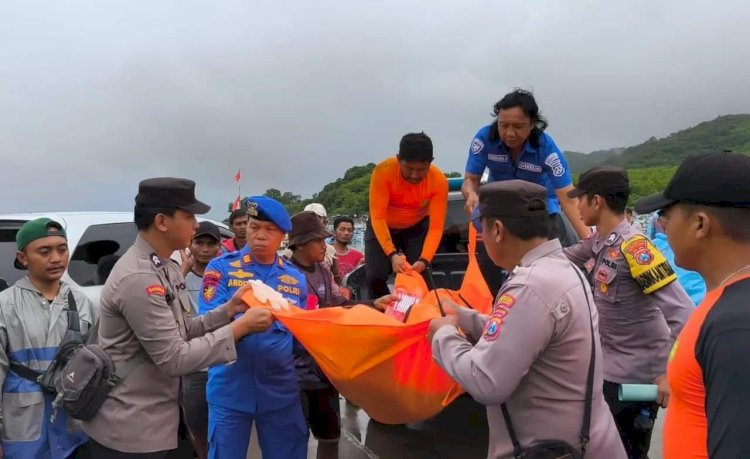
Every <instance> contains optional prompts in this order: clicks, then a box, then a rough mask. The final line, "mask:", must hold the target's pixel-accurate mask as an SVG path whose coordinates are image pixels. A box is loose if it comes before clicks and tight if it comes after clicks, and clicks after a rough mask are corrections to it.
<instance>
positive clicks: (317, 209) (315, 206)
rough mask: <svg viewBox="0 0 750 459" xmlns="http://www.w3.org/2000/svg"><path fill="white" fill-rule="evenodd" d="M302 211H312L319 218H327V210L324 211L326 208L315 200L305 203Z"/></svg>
mask: <svg viewBox="0 0 750 459" xmlns="http://www.w3.org/2000/svg"><path fill="white" fill-rule="evenodd" d="M304 212H314V213H315V215H317V216H318V217H320V218H328V212H326V208H325V207H323V204H320V203H317V202H313V203H312V204H308V205H306V206H305V209H304Z"/></svg>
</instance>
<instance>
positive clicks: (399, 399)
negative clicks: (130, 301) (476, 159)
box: [243, 225, 492, 424]
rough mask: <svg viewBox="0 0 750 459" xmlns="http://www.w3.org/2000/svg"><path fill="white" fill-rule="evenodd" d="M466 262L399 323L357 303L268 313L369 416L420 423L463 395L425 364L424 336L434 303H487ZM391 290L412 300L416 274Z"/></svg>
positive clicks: (249, 299) (250, 299) (417, 288)
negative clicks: (452, 284) (459, 278)
mask: <svg viewBox="0 0 750 459" xmlns="http://www.w3.org/2000/svg"><path fill="white" fill-rule="evenodd" d="M469 226H470V227H471V225H469ZM471 231H473V228H472V230H471ZM471 239H474V237H473V234H472V238H471ZM472 242H473V241H472ZM472 245H473V244H471V243H470V247H471V246H472ZM473 253H474V252H473V251H472V250H470V254H473ZM470 259H471V261H470V264H469V270H468V271H467V275H466V279H465V280H464V285H463V286H462V288H461V290H460V291H459V292H454V291H450V290H445V289H439V290H437V291H432V292H429V293H427V294H426V295H425V296H424V298H423V299H422V300H421V301H420V302H419V303H417V304H415V305H414V306H412V310H411V311H410V314H409V315H408V317H407V323H402V322H400V321H398V320H396V319H394V318H393V317H389V316H387V315H385V314H383V313H381V312H379V311H377V310H375V309H372V308H370V307H368V306H364V305H357V306H354V307H352V308H341V307H333V308H323V309H317V310H313V311H305V310H302V309H299V308H294V307H292V308H287V309H283V310H280V311H274V315H275V317H276V319H277V320H279V321H280V322H281V323H283V324H284V326H286V328H287V329H289V330H290V331H291V333H292V334H293V335H294V337H295V338H296V339H297V340H298V341H299V342H300V343H302V345H303V346H304V347H305V348H306V349H307V351H308V352H309V353H310V354H311V355H312V356H313V358H314V359H315V360H316V362H317V363H318V365H319V366H320V368H321V369H322V370H323V372H324V373H325V374H326V376H328V378H329V379H330V381H331V382H332V383H333V385H334V386H335V387H336V389H338V391H339V392H340V393H341V394H342V395H343V396H344V397H345V398H346V399H347V400H350V401H351V402H352V403H354V404H356V405H358V406H359V407H361V408H362V409H364V410H365V412H367V414H368V415H369V416H370V417H371V418H373V419H375V420H376V421H379V422H382V423H385V424H404V423H408V422H415V421H419V420H423V419H427V418H430V417H432V416H434V415H436V414H437V413H439V412H440V411H441V410H442V409H443V407H444V406H446V405H447V404H448V403H450V402H451V401H453V400H454V399H455V398H456V397H457V396H459V395H460V394H461V393H462V392H463V391H462V390H461V389H460V388H458V387H457V386H456V387H454V386H455V382H454V381H453V380H452V379H451V378H450V377H449V376H448V375H447V374H446V373H445V372H444V371H443V370H442V369H441V368H440V367H439V366H438V365H437V364H436V363H435V361H434V360H433V359H432V350H431V347H430V343H429V342H428V341H427V339H426V336H427V330H428V327H429V321H430V320H431V319H433V318H435V317H439V316H440V315H441V314H440V308H439V307H438V301H437V300H438V298H440V300H441V301H442V300H444V299H446V298H450V299H452V300H453V301H454V302H456V303H458V304H460V305H465V301H466V302H469V303H470V304H471V306H473V307H474V308H477V309H481V310H482V311H485V312H486V311H488V310H489V308H490V307H491V302H492V301H491V300H492V298H491V296H490V293H489V290H488V288H487V285H486V284H485V283H484V280H483V279H482V277H481V274H479V269H478V266H477V265H476V259H475V257H474V256H473V255H472V256H470ZM472 262H473V266H474V268H472ZM477 275H479V278H478V279H477V278H476V276H477ZM464 286H467V288H466V289H464ZM482 287H483V290H482ZM396 289H400V290H402V291H406V292H408V293H409V294H412V295H414V294H424V293H425V292H427V287H426V286H425V285H424V281H423V280H422V277H421V276H419V275H417V274H400V275H399V276H397V279H396ZM243 300H244V301H245V302H246V303H247V304H248V305H250V306H251V307H253V306H263V305H262V304H260V302H259V301H258V300H257V299H256V298H255V296H254V295H253V293H252V291H248V293H247V294H246V295H245V296H244V297H243Z"/></svg>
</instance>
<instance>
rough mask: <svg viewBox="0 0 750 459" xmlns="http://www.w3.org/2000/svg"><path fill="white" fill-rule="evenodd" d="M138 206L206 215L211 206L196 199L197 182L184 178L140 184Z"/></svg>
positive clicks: (162, 178)
mask: <svg viewBox="0 0 750 459" xmlns="http://www.w3.org/2000/svg"><path fill="white" fill-rule="evenodd" d="M135 202H136V204H138V205H140V206H142V207H157V208H159V207H161V208H166V209H180V210H184V211H186V212H192V213H194V214H205V213H208V211H209V210H211V206H209V205H207V204H204V203H202V202H200V201H198V200H197V199H196V198H195V182H193V181H192V180H188V179H183V178H174V177H156V178H150V179H146V180H143V181H142V182H141V183H139V184H138V195H137V196H136V197H135Z"/></svg>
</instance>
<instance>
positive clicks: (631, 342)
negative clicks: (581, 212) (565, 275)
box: [564, 219, 693, 384]
mask: <svg viewBox="0 0 750 459" xmlns="http://www.w3.org/2000/svg"><path fill="white" fill-rule="evenodd" d="M564 252H565V255H566V256H567V257H568V258H569V259H570V260H571V261H572V262H574V263H575V264H576V265H578V266H579V267H580V268H582V269H583V270H584V272H585V273H586V274H587V276H588V278H589V281H590V282H591V284H592V288H593V292H594V299H595V301H596V306H597V309H598V310H599V317H600V320H599V326H600V330H601V340H602V349H603V352H604V379H605V380H606V381H610V382H614V383H620V384H630V383H641V384H652V383H653V382H654V380H655V379H656V378H658V377H659V376H661V375H663V374H665V373H666V365H667V357H668V355H669V351H670V349H671V347H672V344H673V343H674V341H675V339H677V336H678V335H679V333H680V331H681V330H682V327H683V326H684V325H685V322H686V321H687V319H688V317H689V316H690V313H691V312H692V310H693V303H692V301H691V300H690V297H689V296H688V294H687V293H686V292H685V290H684V289H683V288H682V286H681V285H680V284H679V282H675V280H676V279H677V277H676V275H675V274H674V271H673V269H672V267H671V266H670V265H669V262H668V261H667V260H666V259H664V257H663V256H662V255H661V254H660V253H659V251H658V249H657V248H656V247H654V245H653V244H652V243H651V241H650V240H648V238H646V236H645V235H644V234H643V233H642V232H641V231H640V230H639V229H638V228H636V227H634V226H633V225H631V224H629V223H628V221H627V220H625V219H623V221H622V222H621V223H620V224H619V225H618V226H617V227H616V228H615V229H614V230H613V231H612V232H611V233H610V234H608V235H600V234H598V233H596V232H595V233H594V234H593V235H592V236H591V237H590V238H587V239H584V240H582V241H580V242H579V243H578V244H577V245H575V246H573V247H569V248H566V249H564Z"/></svg>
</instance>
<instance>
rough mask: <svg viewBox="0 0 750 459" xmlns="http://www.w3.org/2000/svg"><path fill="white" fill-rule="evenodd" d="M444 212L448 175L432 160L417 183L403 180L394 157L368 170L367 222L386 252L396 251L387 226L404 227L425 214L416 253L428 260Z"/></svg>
mask: <svg viewBox="0 0 750 459" xmlns="http://www.w3.org/2000/svg"><path fill="white" fill-rule="evenodd" d="M447 212H448V179H446V178H445V174H443V172H442V171H441V170H440V169H438V167H437V166H435V165H434V164H433V165H430V170H429V172H428V173H427V177H425V179H424V180H422V181H421V182H419V183H418V184H412V183H409V182H407V181H406V180H404V178H403V177H402V176H401V170H400V168H399V165H398V158H396V157H392V158H388V159H386V160H385V161H383V162H381V163H380V164H378V165H377V166H375V170H373V171H372V178H371V179H370V222H371V224H372V229H373V231H374V232H375V237H376V238H377V239H378V242H379V243H380V246H381V247H382V248H383V251H384V252H385V253H386V254H390V253H392V252H394V251H396V247H395V246H394V245H393V240H392V239H391V231H390V228H393V229H404V228H408V227H410V226H414V225H416V224H417V223H419V222H420V221H421V220H422V219H424V218H425V217H426V216H428V215H429V216H430V225H429V228H428V230H427V236H426V237H425V241H424V245H423V246H422V254H421V255H420V257H421V258H424V259H425V260H428V261H432V257H433V256H434V255H435V252H436V251H437V248H438V245H440V239H441V238H442V237H443V225H445V216H446V213H447Z"/></svg>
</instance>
